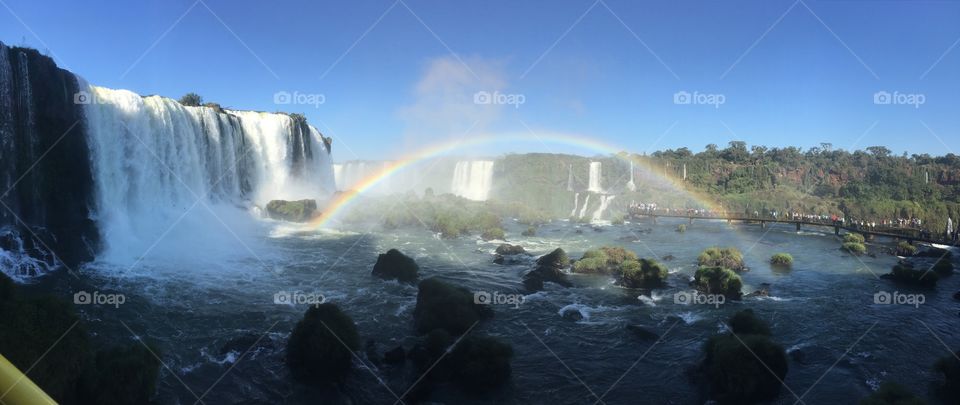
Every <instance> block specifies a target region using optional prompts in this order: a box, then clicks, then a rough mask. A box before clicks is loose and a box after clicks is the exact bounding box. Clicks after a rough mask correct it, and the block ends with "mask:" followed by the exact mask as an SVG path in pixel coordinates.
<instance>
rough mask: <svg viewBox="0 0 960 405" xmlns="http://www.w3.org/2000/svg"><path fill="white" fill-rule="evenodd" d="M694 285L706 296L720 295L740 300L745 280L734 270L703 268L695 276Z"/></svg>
mask: <svg viewBox="0 0 960 405" xmlns="http://www.w3.org/2000/svg"><path fill="white" fill-rule="evenodd" d="M693 284H694V286H695V287H696V288H697V290H699V291H700V292H702V293H704V294H719V295H723V296H724V297H726V298H727V299H734V300H736V299H740V296H741V295H742V293H741V289H742V288H743V280H741V279H740V276H739V275H738V274H737V273H736V272H734V271H733V270H730V269H726V268H723V267H701V268H699V269H697V272H696V273H695V274H694V276H693Z"/></svg>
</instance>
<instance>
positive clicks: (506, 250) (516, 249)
mask: <svg viewBox="0 0 960 405" xmlns="http://www.w3.org/2000/svg"><path fill="white" fill-rule="evenodd" d="M496 253H497V254H498V255H504V256H506V255H519V254H524V253H527V251H526V250H525V249H524V248H523V246H520V245H511V244H509V243H504V244H501V245H500V246H497V250H496Z"/></svg>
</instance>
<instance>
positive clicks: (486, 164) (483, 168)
mask: <svg viewBox="0 0 960 405" xmlns="http://www.w3.org/2000/svg"><path fill="white" fill-rule="evenodd" d="M492 185H493V161H491V160H472V161H460V162H457V165H456V167H454V169H453V182H452V183H451V186H450V190H451V192H452V193H453V194H455V195H458V196H460V197H463V198H467V199H471V200H476V201H485V200H486V199H487V197H488V196H489V195H490V187H491V186H492Z"/></svg>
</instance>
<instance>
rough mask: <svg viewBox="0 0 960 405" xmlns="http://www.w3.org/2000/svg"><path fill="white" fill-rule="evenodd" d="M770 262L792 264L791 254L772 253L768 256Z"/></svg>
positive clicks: (779, 264) (777, 264) (782, 264)
mask: <svg viewBox="0 0 960 405" xmlns="http://www.w3.org/2000/svg"><path fill="white" fill-rule="evenodd" d="M770 264H772V265H775V266H790V265H792V264H793V256H791V255H790V254H789V253H774V254H773V256H771V257H770Z"/></svg>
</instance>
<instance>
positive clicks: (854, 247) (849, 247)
mask: <svg viewBox="0 0 960 405" xmlns="http://www.w3.org/2000/svg"><path fill="white" fill-rule="evenodd" d="M840 248H841V249H843V250H846V251H847V252H850V253H851V254H855V255H862V254H864V253H867V247H866V246H864V244H862V243H856V242H844V243H843V245H840Z"/></svg>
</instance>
